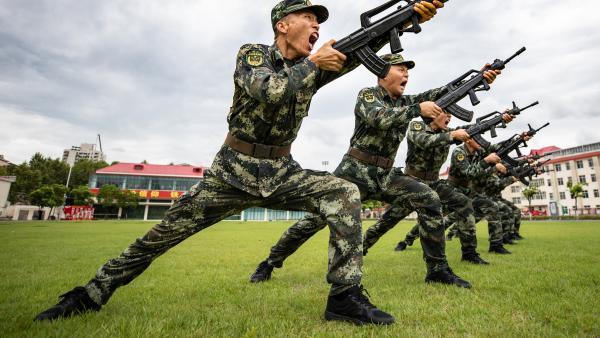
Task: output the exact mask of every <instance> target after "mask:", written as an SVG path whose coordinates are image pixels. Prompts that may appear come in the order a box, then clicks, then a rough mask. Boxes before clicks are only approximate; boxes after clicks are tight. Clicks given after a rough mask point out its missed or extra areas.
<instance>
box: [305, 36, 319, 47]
mask: <svg viewBox="0 0 600 338" xmlns="http://www.w3.org/2000/svg"><path fill="white" fill-rule="evenodd" d="M317 40H319V33H317V32H314V33H312V34H311V35H310V37H309V38H308V45H309V47H310V50H312V49H313V48H315V43H317Z"/></svg>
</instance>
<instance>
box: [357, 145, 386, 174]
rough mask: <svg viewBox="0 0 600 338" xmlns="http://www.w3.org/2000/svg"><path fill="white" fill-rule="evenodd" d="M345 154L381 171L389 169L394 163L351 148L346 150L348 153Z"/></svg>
mask: <svg viewBox="0 0 600 338" xmlns="http://www.w3.org/2000/svg"><path fill="white" fill-rule="evenodd" d="M346 154H348V155H349V156H352V157H354V158H355V159H357V160H360V161H362V162H364V163H366V164H370V165H374V166H376V167H379V168H383V169H390V168H391V167H392V166H393V165H394V161H393V160H392V159H389V158H387V157H383V156H377V155H373V154H369V153H365V152H364V151H360V150H358V149H356V148H353V147H350V148H348V152H347V153H346Z"/></svg>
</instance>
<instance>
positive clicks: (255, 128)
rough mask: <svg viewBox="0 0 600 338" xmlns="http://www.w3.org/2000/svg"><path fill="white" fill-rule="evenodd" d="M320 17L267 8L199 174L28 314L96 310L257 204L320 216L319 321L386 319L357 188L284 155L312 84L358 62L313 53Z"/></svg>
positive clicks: (324, 51)
mask: <svg viewBox="0 0 600 338" xmlns="http://www.w3.org/2000/svg"><path fill="white" fill-rule="evenodd" d="M441 5H442V4H441V3H439V4H438V5H437V6H438V7H441ZM429 7H433V8H434V9H433V10H430V9H429ZM429 7H428V6H420V7H419V8H420V10H421V13H420V14H421V17H422V19H423V21H425V20H427V19H429V18H431V17H432V16H433V14H434V13H435V6H433V5H431V4H429ZM327 17H328V11H327V9H326V8H325V7H323V6H318V5H312V4H311V3H310V1H308V0H286V1H282V2H280V3H278V4H277V5H276V6H275V7H274V8H273V10H272V12H271V19H272V27H273V29H274V32H275V43H274V44H273V45H271V46H266V45H260V44H248V45H244V46H242V47H241V49H240V51H239V53H238V55H237V62H236V70H235V73H234V86H235V92H234V97H233V104H232V107H231V110H230V112H229V115H228V118H227V121H228V123H229V133H228V135H227V138H226V140H225V144H224V145H223V146H222V147H221V149H220V151H219V152H218V154H217V155H216V157H215V159H214V162H213V164H212V166H211V168H210V169H209V170H207V172H206V173H205V176H204V179H203V181H201V182H200V183H198V184H197V185H196V186H194V187H193V188H192V189H191V190H190V191H189V192H188V193H187V194H185V195H184V196H182V197H181V198H180V199H178V200H177V201H176V202H175V203H174V204H173V206H172V207H171V208H170V209H169V211H167V213H166V215H165V218H164V219H163V221H162V222H161V223H159V224H157V225H155V226H154V227H153V228H152V229H151V230H150V231H149V232H148V233H146V234H145V235H144V236H142V237H141V238H138V239H137V240H136V241H135V242H134V243H133V244H131V245H130V246H129V247H128V248H127V249H125V251H124V252H123V253H122V254H121V255H120V256H119V257H117V258H114V259H111V260H109V261H108V262H107V263H106V264H105V265H104V266H102V267H101V268H100V269H99V270H98V272H97V273H96V276H95V277H94V278H93V279H92V280H91V281H90V282H89V283H88V284H87V285H85V287H76V288H75V289H73V290H71V291H69V292H68V293H66V294H64V295H63V296H61V297H62V300H61V301H60V302H59V303H58V304H57V305H56V306H54V307H52V308H50V309H48V310H46V311H44V312H42V313H41V314H39V315H38V316H37V317H36V320H54V319H57V318H60V317H68V316H71V315H74V314H78V313H83V312H87V311H98V310H100V307H101V306H102V305H104V304H106V303H107V302H108V300H109V298H110V297H111V295H112V294H113V292H114V291H115V290H116V289H117V288H118V287H120V286H122V285H126V284H128V283H130V282H131V281H132V280H133V279H135V278H136V277H137V276H138V275H140V274H141V273H142V272H143V271H144V270H145V269H146V268H147V267H148V266H149V265H150V263H151V262H152V261H153V260H154V259H156V258H158V257H159V256H160V255H162V254H163V253H165V252H166V251H167V250H169V249H170V248H172V247H173V246H175V245H177V244H179V243H181V242H182V241H183V240H185V239H186V238H188V237H190V236H192V235H194V234H196V233H197V232H199V231H201V230H203V229H205V228H207V227H209V226H210V225H212V224H215V223H217V222H218V221H220V220H222V219H224V218H226V217H228V216H230V215H233V214H236V213H239V212H240V211H242V210H244V209H246V208H248V207H255V206H261V207H272V208H275V209H287V210H301V211H309V212H312V213H315V214H318V215H320V216H321V217H322V218H323V219H326V221H327V224H328V225H329V227H330V231H331V236H330V241H329V273H328V274H327V281H328V282H329V283H331V284H332V287H331V293H330V296H329V298H328V302H327V310H326V313H327V314H329V315H328V317H327V319H333V320H349V321H353V322H356V323H359V324H364V323H376V324H390V323H392V322H393V321H394V318H393V317H392V316H391V315H389V314H387V313H385V312H383V311H380V310H379V309H377V308H376V307H375V306H374V305H373V304H371V303H370V302H369V299H368V298H367V297H366V296H365V295H364V294H363V291H362V288H361V287H360V286H359V283H360V280H361V275H362V271H361V267H362V238H361V226H360V194H359V191H358V189H357V187H356V186H355V185H354V184H352V183H349V182H347V181H344V180H342V179H340V178H337V177H335V176H333V175H331V174H329V173H326V172H316V171H312V170H304V169H302V168H301V167H300V165H299V164H298V163H297V162H296V161H294V159H293V158H292V156H291V155H290V148H291V144H292V142H293V141H294V140H295V138H296V135H297V133H298V130H299V128H300V125H301V123H302V120H303V118H304V117H306V116H307V114H308V108H309V105H310V102H311V99H312V96H313V95H314V94H315V92H316V91H317V90H318V89H319V88H321V87H322V86H323V85H325V84H327V83H328V82H330V81H332V80H334V79H336V78H338V77H340V76H341V75H343V74H345V73H347V72H349V71H350V70H352V69H354V68H356V67H357V66H358V65H359V62H358V60H353V59H352V58H350V59H348V60H346V56H345V55H343V54H341V53H340V52H338V51H336V50H335V49H333V48H332V45H333V43H334V41H333V40H331V41H329V42H328V43H326V44H325V45H324V46H323V47H321V48H320V49H319V50H318V51H317V52H316V53H314V54H312V55H311V51H312V49H313V46H314V43H315V42H316V41H317V39H318V37H319V24H320V23H322V22H324V21H325V20H326V19H327ZM345 61H346V62H345Z"/></svg>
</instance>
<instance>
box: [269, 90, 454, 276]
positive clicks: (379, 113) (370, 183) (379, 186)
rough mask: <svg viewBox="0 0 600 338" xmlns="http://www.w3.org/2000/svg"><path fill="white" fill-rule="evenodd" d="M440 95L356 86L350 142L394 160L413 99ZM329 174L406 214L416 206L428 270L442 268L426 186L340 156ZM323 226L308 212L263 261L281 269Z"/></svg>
mask: <svg viewBox="0 0 600 338" xmlns="http://www.w3.org/2000/svg"><path fill="white" fill-rule="evenodd" d="M442 94H443V91H442V90H440V89H435V90H431V91H428V92H425V93H423V94H420V95H414V96H402V97H400V98H399V99H398V100H393V99H392V98H390V97H389V95H387V92H386V91H385V89H383V88H382V87H379V86H378V87H372V88H366V89H363V90H361V91H360V93H359V94H358V99H357V104H356V107H355V129H354V135H353V136H352V138H351V146H352V147H354V148H357V149H359V150H361V151H364V152H368V153H370V154H373V155H378V156H384V157H388V158H394V157H395V155H396V152H397V150H398V147H399V146H400V142H401V141H402V140H403V139H404V135H405V134H406V130H407V128H408V123H409V122H410V120H411V119H412V118H414V117H416V116H419V115H420V108H419V103H420V102H424V101H434V100H436V99H437V97H439V96H440V95H442ZM334 175H336V176H337V177H341V178H343V179H345V180H347V181H349V182H351V183H354V184H356V185H357V186H358V188H359V190H360V192H361V199H363V200H366V199H374V200H381V201H385V202H387V203H390V204H393V205H405V206H407V208H406V210H407V211H408V213H410V212H412V210H416V211H417V213H418V214H419V225H420V229H422V230H421V231H422V241H421V244H422V246H423V253H424V259H425V261H426V263H427V266H428V268H429V269H430V270H437V269H443V268H445V267H446V266H447V262H446V256H445V241H444V228H443V221H442V214H441V203H440V201H439V198H438V196H437V194H436V193H435V192H434V191H433V190H431V188H429V187H428V186H427V185H426V184H424V183H421V182H419V181H418V180H415V179H414V178H412V177H410V176H407V175H404V174H403V173H402V171H401V170H400V169H391V170H386V169H382V168H379V167H377V166H373V165H368V164H365V163H362V162H361V161H359V160H357V159H355V158H353V157H351V156H348V155H345V156H344V158H343V159H342V162H341V163H340V164H339V166H338V167H337V169H336V170H335V172H334ZM323 227H324V223H323V220H322V218H321V217H317V216H308V217H306V218H305V219H303V220H301V221H299V222H297V223H296V224H294V225H292V226H291V227H290V228H289V229H288V230H286V231H285V233H284V234H283V235H282V237H281V238H280V239H279V241H278V242H277V243H276V244H275V246H273V247H272V248H271V252H270V255H269V258H268V261H269V263H270V264H272V265H273V266H276V267H281V266H282V264H283V261H284V260H285V259H286V258H287V257H289V256H290V255H291V254H293V253H294V252H295V251H296V250H297V249H298V248H299V247H300V246H301V245H302V243H304V242H305V241H306V240H307V239H308V238H309V237H311V236H312V235H314V234H315V233H316V232H318V231H319V230H320V229H322V228H323Z"/></svg>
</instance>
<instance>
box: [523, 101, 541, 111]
mask: <svg viewBox="0 0 600 338" xmlns="http://www.w3.org/2000/svg"><path fill="white" fill-rule="evenodd" d="M539 103H540V102H539V101H535V102H534V103H532V104H530V105H528V106H527V107H525V108H521V111H523V110H525V109H529V108H531V107H533V106H536V105H538V104H539Z"/></svg>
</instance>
